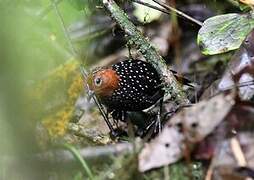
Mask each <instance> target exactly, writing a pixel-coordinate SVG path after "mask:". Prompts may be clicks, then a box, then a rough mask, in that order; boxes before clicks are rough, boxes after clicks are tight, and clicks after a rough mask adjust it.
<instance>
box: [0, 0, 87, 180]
mask: <svg viewBox="0 0 254 180" xmlns="http://www.w3.org/2000/svg"><path fill="white" fill-rule="evenodd" d="M52 2H53V1H50V0H37V1H34V0H12V1H9V0H1V1H0V8H1V11H0V22H1V28H0V40H1V44H0V62H1V65H0V83H1V85H0V106H1V107H0V137H1V138H0V159H1V160H0V162H1V163H0V179H16V178H17V177H18V178H21V177H23V176H22V175H24V177H23V178H24V179H29V173H26V172H25V171H24V170H22V171H21V170H20V172H19V168H18V169H16V170H15V173H13V172H12V171H9V170H10V169H11V168H10V167H8V164H7V163H5V161H3V158H4V157H9V156H10V155H11V156H12V157H17V158H18V157H20V156H23V155H28V154H30V153H32V152H36V151H37V150H38V147H37V141H36V132H35V131H36V123H37V121H38V120H40V118H39V114H36V113H37V112H41V111H44V110H45V109H44V108H45V106H36V104H33V101H30V99H29V97H30V95H32V92H34V90H35V87H36V86H37V84H39V82H41V81H42V80H44V79H47V78H48V74H52V72H54V70H55V69H56V68H57V67H59V66H60V65H64V64H66V63H69V62H71V61H70V60H73V58H75V57H74V56H75V55H74V54H73V53H72V51H71V49H70V43H69V42H68V39H67V38H66V34H64V31H63V26H62V22H61V21H60V19H59V16H58V15H57V13H56V11H55V10H54V8H53V6H52ZM56 3H57V2H56ZM58 8H59V11H60V12H61V15H62V18H63V19H64V23H65V25H66V26H69V25H70V23H72V22H74V21H76V20H78V19H81V18H84V16H85V13H84V11H77V10H76V9H75V8H74V7H72V6H70V4H69V1H68V0H65V1H62V2H61V3H58ZM76 66H77V64H76ZM62 82H63V83H66V81H64V80H62ZM52 83H53V84H54V83H55V82H52ZM56 83H57V82H56ZM50 85H52V84H45V86H50ZM80 86H82V85H80ZM54 87H55V86H54ZM66 87H67V85H66V86H64V87H63V88H66ZM44 88H46V89H47V88H49V87H44ZM57 90H58V91H59V90H60V89H57ZM63 91H65V92H66V93H65V94H68V89H67V88H66V89H63ZM52 93H57V92H56V91H54V92H52ZM52 96H54V95H52ZM52 96H49V97H48V98H47V97H46V96H44V98H47V99H43V102H47V103H49V102H50V101H51V97H52ZM59 100H61V98H59ZM71 102H72V105H73V101H71ZM31 114H34V115H35V116H33V118H31V117H32V116H31ZM37 115H38V116H37ZM35 167H36V166H35ZM20 168H21V167H20ZM19 173H21V174H19ZM17 174H19V175H17ZM25 174H26V175H25ZM25 177H26V178H25ZM31 179H32V178H31Z"/></svg>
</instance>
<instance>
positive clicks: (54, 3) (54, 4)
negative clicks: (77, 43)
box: [51, 0, 77, 56]
mask: <svg viewBox="0 0 254 180" xmlns="http://www.w3.org/2000/svg"><path fill="white" fill-rule="evenodd" d="M51 3H52V6H53V7H54V9H55V12H56V15H57V16H58V18H59V20H60V22H61V26H62V28H63V32H64V35H65V37H66V39H67V42H68V44H69V47H70V49H71V52H72V54H73V55H74V56H76V54H77V53H76V50H75V48H74V46H73V44H72V42H71V38H70V36H69V33H68V31H67V28H66V25H65V23H64V20H63V17H62V15H61V13H60V11H59V9H58V4H57V1H56V0H51Z"/></svg>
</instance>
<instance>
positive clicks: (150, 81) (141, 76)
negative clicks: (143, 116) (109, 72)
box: [101, 60, 164, 111]
mask: <svg viewBox="0 0 254 180" xmlns="http://www.w3.org/2000/svg"><path fill="white" fill-rule="evenodd" d="M112 69H113V70H114V71H115V72H116V74H117V75H118V76H119V88H117V89H115V90H114V91H113V93H112V95H111V96H106V97H103V98H102V99H101V100H102V103H103V104H105V105H106V106H107V107H108V108H109V109H112V110H125V111H140V110H143V109H146V108H149V107H150V106H152V105H153V104H155V103H156V102H157V101H158V100H159V99H160V98H162V97H163V94H164V92H163V90H162V81H161V79H160V76H159V74H158V73H157V71H156V69H155V68H154V67H153V66H152V65H151V64H149V63H147V62H144V61H141V60H125V61H121V62H119V63H117V64H114V65H112Z"/></svg>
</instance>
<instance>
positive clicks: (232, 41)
mask: <svg viewBox="0 0 254 180" xmlns="http://www.w3.org/2000/svg"><path fill="white" fill-rule="evenodd" d="M252 28H254V13H253V12H250V13H247V14H237V13H232V14H224V15H218V16H214V17H211V18H209V19H207V20H206V21H205V22H204V23H203V26H202V27H201V29H200V30H199V32H198V37H197V42H198V44H199V46H200V48H201V51H202V53H203V54H205V55H213V54H219V53H224V52H227V51H230V50H234V49H237V48H239V46H240V45H241V43H242V41H243V40H244V38H245V37H246V36H247V35H248V34H249V32H250V31H251V30H252Z"/></svg>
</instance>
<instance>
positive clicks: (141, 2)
mask: <svg viewBox="0 0 254 180" xmlns="http://www.w3.org/2000/svg"><path fill="white" fill-rule="evenodd" d="M132 2H134V3H137V4H141V5H143V6H147V7H149V8H152V9H155V10H158V11H160V12H163V13H165V14H168V15H170V12H168V11H167V10H165V9H162V8H160V7H157V6H154V5H152V4H149V3H146V2H143V1H141V0H132Z"/></svg>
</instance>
